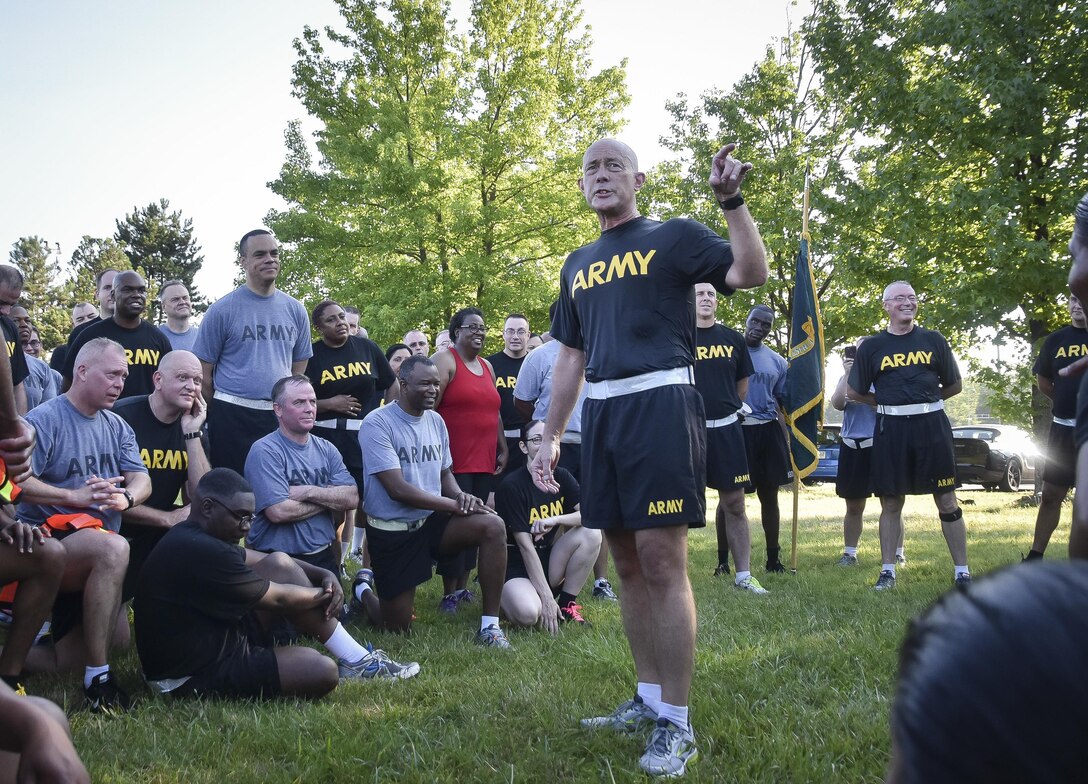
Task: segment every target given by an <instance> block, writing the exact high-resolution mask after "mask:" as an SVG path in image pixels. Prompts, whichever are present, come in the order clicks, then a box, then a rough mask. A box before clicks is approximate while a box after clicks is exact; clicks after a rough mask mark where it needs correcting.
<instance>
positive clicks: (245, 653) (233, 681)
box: [170, 615, 280, 699]
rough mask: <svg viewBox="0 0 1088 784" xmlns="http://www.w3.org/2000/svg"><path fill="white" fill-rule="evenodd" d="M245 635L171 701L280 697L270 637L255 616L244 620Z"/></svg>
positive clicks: (180, 688) (180, 687) (173, 692)
mask: <svg viewBox="0 0 1088 784" xmlns="http://www.w3.org/2000/svg"><path fill="white" fill-rule="evenodd" d="M242 623H243V626H244V628H245V635H244V636H243V637H242V639H240V640H238V641H237V643H236V644H235V645H234V646H232V647H230V648H228V649H227V650H224V651H222V652H221V654H220V655H219V657H218V658H217V659H216V660H215V662H214V663H213V664H212V665H210V666H209V667H206V668H205V669H204V670H202V671H201V672H198V673H196V674H195V675H193V676H192V677H191V678H189V680H187V681H185V683H183V684H182V685H181V686H178V687H177V688H176V689H174V690H173V691H171V692H170V696H171V697H230V698H232V699H237V698H242V699H244V698H252V699H271V698H272V697H277V696H279V694H280V671H279V668H278V667H277V666H276V652H275V649H274V647H273V640H272V637H271V635H270V634H269V633H268V632H267V631H265V630H264V629H262V628H261V626H260V624H259V623H258V622H257V620H256V619H255V618H254V617H253V616H252V615H247V616H245V617H244V618H243V619H242Z"/></svg>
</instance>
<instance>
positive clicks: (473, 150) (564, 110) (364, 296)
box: [268, 0, 628, 341]
mask: <svg viewBox="0 0 1088 784" xmlns="http://www.w3.org/2000/svg"><path fill="white" fill-rule="evenodd" d="M337 3H338V5H339V7H340V11H341V14H342V16H343V20H344V23H345V25H346V28H347V29H346V31H344V32H341V31H336V30H333V29H326V30H325V33H324V36H323V35H322V34H320V33H319V32H317V31H315V30H312V29H310V28H306V30H305V31H304V33H303V35H302V37H301V39H299V40H297V41H296V42H295V47H296V50H297V52H298V55H299V60H298V63H297V64H296V66H295V69H294V74H295V77H294V89H295V94H296V95H297V96H298V97H299V98H300V99H301V100H302V102H303V105H304V106H305V107H306V109H307V111H308V112H309V113H310V114H311V115H313V116H314V117H315V118H317V119H318V120H320V122H321V128H320V129H319V130H318V131H317V133H316V148H317V152H318V155H319V159H318V161H317V162H316V164H315V162H314V161H313V160H312V157H311V154H310V151H309V149H308V146H307V140H306V139H304V138H303V136H302V133H301V131H300V127H299V124H298V123H293V124H292V125H291V126H290V127H289V128H288V129H287V149H288V155H287V160H286V162H285V164H284V166H283V169H282V171H281V175H280V178H279V179H278V180H276V181H275V182H274V183H272V184H271V187H272V189H273V190H274V191H275V192H276V193H278V194H280V195H281V196H282V197H283V198H284V199H285V200H287V201H288V203H289V204H290V205H291V207H290V208H289V209H288V210H286V211H284V212H278V213H271V214H270V215H269V217H268V225H269V226H271V227H272V228H273V229H274V230H275V232H276V234H277V236H279V237H280V238H281V239H283V240H285V241H287V242H288V243H291V244H292V245H293V247H291V248H289V249H288V252H286V253H285V254H284V279H283V283H284V287H285V288H288V289H289V290H292V291H293V292H294V293H296V294H297V295H299V296H300V297H303V298H304V299H307V300H313V299H316V298H318V297H321V296H330V295H331V296H333V297H334V298H337V299H340V300H342V301H344V302H352V303H354V304H355V305H357V306H358V307H359V308H360V310H361V311H362V313H363V323H364V324H366V325H367V326H368V328H369V329H370V331H371V335H372V337H375V338H376V339H378V340H380V341H392V340H394V339H397V340H399V339H400V336H401V335H402V334H403V333H404V332H405V331H406V330H407V329H409V328H415V327H417V326H423V327H425V328H427V329H428V330H429V331H430V332H431V333H432V334H433V333H434V332H435V331H437V330H438V329H440V328H441V327H442V326H444V325H445V323H446V321H447V320H448V319H449V316H450V315H451V313H452V312H453V311H454V310H457V309H458V308H460V307H463V306H466V305H476V306H478V307H480V308H481V309H483V310H484V312H485V313H487V314H488V315H489V317H491V318H493V319H494V318H499V317H501V316H502V315H504V314H505V312H506V311H507V310H510V309H516V310H522V311H524V312H526V313H527V314H528V315H529V316H530V318H531V319H532V323H533V324H534V326H535V325H543V324H545V323H546V318H547V317H546V312H547V306H548V304H549V303H550V301H551V300H552V299H553V298H554V296H556V294H557V292H558V285H557V281H558V268H559V266H560V264H561V262H562V259H563V258H564V257H565V255H566V253H568V252H569V251H570V250H571V249H572V248H575V247H577V246H578V245H580V244H582V243H583V242H584V241H585V239H586V238H588V237H590V236H592V234H593V233H594V227H595V223H594V222H593V221H592V215H591V214H590V213H589V212H588V211H587V210H585V208H584V205H583V204H582V202H581V199H580V196H579V194H578V191H577V189H576V188H575V185H574V180H575V173H576V172H577V171H578V168H579V164H580V156H581V153H582V151H583V150H584V148H585V147H586V146H587V145H588V143H589V142H590V140H592V139H593V138H596V137H598V136H601V135H606V134H609V133H613V132H614V131H615V130H616V129H617V127H618V119H617V117H618V113H619V112H620V111H621V110H622V108H623V107H624V106H625V105H626V103H627V101H628V96H627V93H626V90H625V88H624V84H623V66H622V65H621V66H619V67H615V68H609V69H606V70H603V71H601V72H599V73H597V74H591V72H590V61H589V44H590V41H589V37H588V34H585V33H581V32H579V25H580V20H581V16H580V13H579V11H578V3H577V2H576V1H575V0H514V1H512V2H502V1H500V0H476V1H475V2H473V4H472V6H471V13H470V19H469V24H468V32H467V34H465V35H459V34H457V33H456V31H455V26H454V22H453V20H451V19H450V18H449V16H448V6H447V5H446V4H444V3H441V2H439V1H438V0H381V1H379V0H354V1H352V0H337ZM329 43H331V44H332V45H334V46H336V47H337V49H338V51H342V52H343V51H346V53H347V54H346V57H344V59H336V58H334V57H332V56H330V55H328V54H326V45H327V44H329Z"/></svg>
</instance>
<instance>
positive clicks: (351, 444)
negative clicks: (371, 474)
mask: <svg viewBox="0 0 1088 784" xmlns="http://www.w3.org/2000/svg"><path fill="white" fill-rule="evenodd" d="M313 434H314V435H315V436H320V437H321V438H324V439H325V440H326V441H328V442H329V443H330V444H332V445H333V446H334V447H336V451H337V452H339V453H340V457H341V458H342V459H343V460H344V467H345V468H347V469H348V473H349V474H351V478H352V479H354V480H355V486H356V487H358V488H359V498H360V499H362V497H363V452H362V449H361V448H360V447H359V431H358V430H337V429H336V428H332V427H315V428H314V429H313Z"/></svg>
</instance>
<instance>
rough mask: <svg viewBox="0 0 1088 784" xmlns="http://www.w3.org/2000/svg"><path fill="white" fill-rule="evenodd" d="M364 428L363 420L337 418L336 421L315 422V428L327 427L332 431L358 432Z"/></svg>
mask: <svg viewBox="0 0 1088 784" xmlns="http://www.w3.org/2000/svg"><path fill="white" fill-rule="evenodd" d="M362 426H363V420H361V419H347V418H346V417H337V418H336V419H319V420H317V421H316V422H314V427H327V428H329V429H330V430H358V429H359V428H361V427H362Z"/></svg>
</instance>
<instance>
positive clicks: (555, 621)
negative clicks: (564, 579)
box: [514, 531, 559, 634]
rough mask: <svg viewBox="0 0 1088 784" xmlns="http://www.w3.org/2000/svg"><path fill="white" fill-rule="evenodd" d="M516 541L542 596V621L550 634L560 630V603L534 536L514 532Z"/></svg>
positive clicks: (536, 587) (529, 573)
mask: <svg viewBox="0 0 1088 784" xmlns="http://www.w3.org/2000/svg"><path fill="white" fill-rule="evenodd" d="M514 542H515V543H516V544H517V546H518V550H519V551H521V560H522V561H523V562H524V563H525V571H526V573H528V575H529V582H531V583H532V584H533V588H534V589H535V590H536V595H537V596H539V597H540V622H541V625H542V626H543V627H544V629H545V630H547V631H548V633H549V634H555V633H556V632H558V631H559V605H558V604H556V602H555V597H554V596H552V589H551V586H550V585H548V580H547V578H546V577H545V576H544V567H543V566H541V565H540V555H539V554H538V553H537V551H536V548H535V547H533V539H532V537H531V536H530V535H529V534H527V533H525V532H524V531H518V532H517V533H515V534H514Z"/></svg>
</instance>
